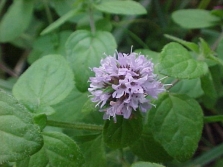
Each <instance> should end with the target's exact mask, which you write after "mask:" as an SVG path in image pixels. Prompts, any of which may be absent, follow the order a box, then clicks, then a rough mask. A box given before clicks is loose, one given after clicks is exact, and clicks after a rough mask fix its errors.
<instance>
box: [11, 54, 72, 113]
mask: <svg viewBox="0 0 223 167" xmlns="http://www.w3.org/2000/svg"><path fill="white" fill-rule="evenodd" d="M73 87H74V82H73V73H72V71H71V69H70V67H69V65H68V63H67V61H66V60H65V59H64V58H63V57H61V56H59V55H48V56H45V57H43V58H42V59H39V60H37V61H36V62H35V63H33V64H32V65H31V66H30V67H29V68H28V70H26V71H25V73H23V74H22V75H21V77H20V78H19V80H18V81H17V82H16V84H15V85H14V87H13V94H14V96H15V97H16V98H17V99H18V100H19V101H21V102H22V103H24V104H25V105H26V106H27V107H28V108H29V109H30V110H31V111H37V110H38V108H42V107H47V106H48V105H53V104H57V103H58V102H60V101H62V100H63V99H64V98H65V97H66V96H67V95H68V94H69V93H70V92H71V90H72V89H73ZM46 111H49V110H46Z"/></svg>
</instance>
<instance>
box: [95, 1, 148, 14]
mask: <svg viewBox="0 0 223 167" xmlns="http://www.w3.org/2000/svg"><path fill="white" fill-rule="evenodd" d="M95 8H96V9H98V10H99V11H101V12H106V13H111V14H123V15H140V14H146V9H145V8H144V7H143V6H142V5H141V4H140V3H138V2H135V1H118V0H113V1H102V3H100V4H97V5H95Z"/></svg>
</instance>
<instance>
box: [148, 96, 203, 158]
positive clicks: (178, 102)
mask: <svg viewBox="0 0 223 167" xmlns="http://www.w3.org/2000/svg"><path fill="white" fill-rule="evenodd" d="M155 105H156V108H152V110H150V112H149V115H148V126H149V127H150V128H151V130H152V134H153V136H154V138H155V140H156V141H158V142H159V143H160V144H161V145H162V146H163V148H164V149H165V150H166V151H167V153H168V154H169V155H171V156H172V157H174V158H175V159H177V160H179V161H185V160H187V159H189V158H190V157H191V156H192V155H193V153H194V152H195V150H196V148H197V146H198V141H199V140H200V137H201V132H202V128H203V113H202V109H201V107H200V106H199V104H198V103H197V102H196V101H195V100H194V99H192V98H190V97H188V96H185V95H174V94H167V93H166V94H163V95H162V96H161V97H160V98H159V100H158V101H156V103H155Z"/></svg>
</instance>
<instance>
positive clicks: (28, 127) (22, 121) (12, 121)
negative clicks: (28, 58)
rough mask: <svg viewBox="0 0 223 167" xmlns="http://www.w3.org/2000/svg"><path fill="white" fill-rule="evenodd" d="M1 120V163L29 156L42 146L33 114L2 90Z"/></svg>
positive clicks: (0, 96)
mask: <svg viewBox="0 0 223 167" xmlns="http://www.w3.org/2000/svg"><path fill="white" fill-rule="evenodd" d="M0 120H1V121H0V141H1V145H0V155H1V156H0V164H1V163H4V162H7V161H17V160H20V159H23V158H25V157H28V156H30V155H32V154H34V153H35V152H37V151H38V150H39V149H40V148H41V147H42V145H43V139H42V135H41V134H40V129H39V128H38V126H37V125H35V124H34V123H33V120H32V116H31V114H30V113H29V112H28V111H27V110H26V108H25V107H23V106H22V105H21V104H19V103H18V101H17V100H15V98H13V97H12V96H11V95H8V94H6V93H5V92H3V91H1V90H0Z"/></svg>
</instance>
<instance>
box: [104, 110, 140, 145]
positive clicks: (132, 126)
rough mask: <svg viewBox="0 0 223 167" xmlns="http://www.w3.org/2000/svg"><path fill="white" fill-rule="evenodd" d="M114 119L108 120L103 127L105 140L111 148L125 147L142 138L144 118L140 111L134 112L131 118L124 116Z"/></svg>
mask: <svg viewBox="0 0 223 167" xmlns="http://www.w3.org/2000/svg"><path fill="white" fill-rule="evenodd" d="M116 119H117V122H114V120H107V121H106V122H105V125H104V129H103V137H104V142H105V143H106V144H107V145H108V146H109V147H111V148H124V147H127V146H130V145H131V144H133V143H134V142H135V141H136V140H138V139H139V138H140V135H141V133H142V129H143V120H142V116H141V115H140V112H139V111H137V112H133V113H132V117H131V118H130V119H124V118H123V116H117V117H116Z"/></svg>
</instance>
